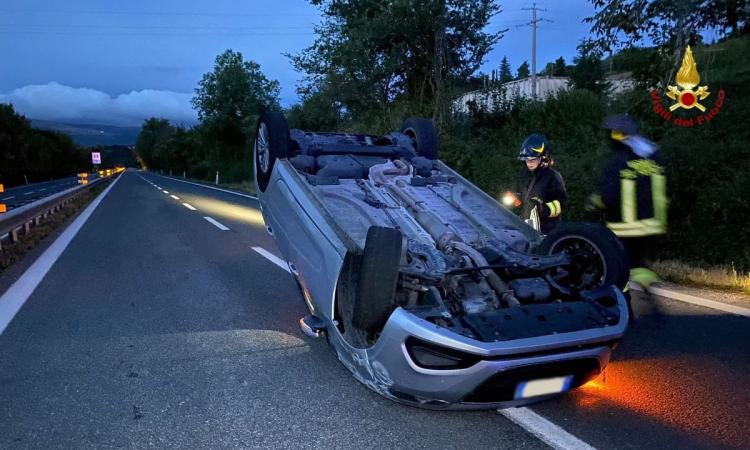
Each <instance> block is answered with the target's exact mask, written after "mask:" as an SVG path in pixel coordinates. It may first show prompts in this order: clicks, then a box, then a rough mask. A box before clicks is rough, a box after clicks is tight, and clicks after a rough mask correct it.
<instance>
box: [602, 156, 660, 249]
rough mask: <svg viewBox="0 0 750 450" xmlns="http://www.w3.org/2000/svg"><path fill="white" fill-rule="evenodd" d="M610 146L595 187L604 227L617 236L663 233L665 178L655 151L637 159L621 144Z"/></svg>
mask: <svg viewBox="0 0 750 450" xmlns="http://www.w3.org/2000/svg"><path fill="white" fill-rule="evenodd" d="M613 146H614V150H615V154H614V155H612V157H611V158H610V159H609V161H607V164H606V166H605V168H604V172H603V174H602V179H601V182H600V187H599V188H600V195H601V200H602V203H603V204H604V207H605V211H606V213H605V214H606V219H607V226H608V227H609V229H610V230H612V232H613V233H615V234H616V235H617V236H619V237H640V236H651V235H656V234H664V233H666V232H667V178H666V175H665V173H664V166H663V164H662V162H661V157H660V155H659V152H658V151H655V152H654V153H653V154H651V155H649V156H648V157H639V156H637V155H636V154H635V153H633V152H632V151H631V150H630V148H629V147H628V146H627V145H625V144H623V143H621V142H617V141H613Z"/></svg>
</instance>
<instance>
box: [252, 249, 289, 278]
mask: <svg viewBox="0 0 750 450" xmlns="http://www.w3.org/2000/svg"><path fill="white" fill-rule="evenodd" d="M253 250H255V251H256V252H257V253H258V254H259V255H260V256H262V257H264V258H266V259H267V260H269V261H271V262H272V263H274V264H276V265H277V266H279V267H281V268H282V269H284V270H286V271H287V272H289V273H292V271H291V270H289V264H287V263H286V261H284V260H283V259H281V258H279V257H278V256H276V255H274V254H273V253H271V252H269V251H268V250H266V249H265V248H263V247H253Z"/></svg>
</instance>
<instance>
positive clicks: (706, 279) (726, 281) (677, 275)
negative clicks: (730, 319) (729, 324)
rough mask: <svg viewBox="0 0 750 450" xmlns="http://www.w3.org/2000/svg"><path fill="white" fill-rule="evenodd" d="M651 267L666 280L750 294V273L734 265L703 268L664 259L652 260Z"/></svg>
mask: <svg viewBox="0 0 750 450" xmlns="http://www.w3.org/2000/svg"><path fill="white" fill-rule="evenodd" d="M650 267H651V269H652V270H653V271H654V272H656V273H657V274H658V275H659V276H660V277H661V278H663V279H664V280H666V281H671V282H674V283H679V284H686V285H692V286H696V287H705V288H712V289H721V290H727V291H734V292H741V293H743V294H750V273H741V272H738V271H737V270H736V269H735V268H734V267H733V266H718V267H710V268H702V267H694V266H691V265H689V264H686V263H684V262H682V261H675V260H664V261H654V262H651V263H650Z"/></svg>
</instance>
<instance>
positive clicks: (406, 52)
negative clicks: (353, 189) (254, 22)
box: [290, 0, 503, 127]
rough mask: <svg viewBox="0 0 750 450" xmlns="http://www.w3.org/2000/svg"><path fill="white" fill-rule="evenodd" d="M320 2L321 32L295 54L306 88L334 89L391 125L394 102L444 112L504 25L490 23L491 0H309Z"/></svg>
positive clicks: (360, 114) (353, 110)
mask: <svg viewBox="0 0 750 450" xmlns="http://www.w3.org/2000/svg"><path fill="white" fill-rule="evenodd" d="M310 2H311V3H312V4H314V5H316V6H318V7H319V8H320V9H321V12H322V15H323V17H324V19H323V23H322V24H321V25H319V26H318V27H316V30H315V31H316V33H317V34H318V37H317V39H316V40H315V42H314V43H313V45H311V46H310V47H308V48H306V49H305V50H303V51H302V52H301V53H299V54H296V55H291V56H290V58H291V61H292V64H293V65H294V67H295V68H296V69H297V70H299V71H300V72H302V73H304V74H305V77H306V78H305V83H304V85H303V86H301V88H300V92H301V93H302V94H303V96H305V95H308V96H309V95H311V94H313V93H315V92H318V91H321V90H328V91H329V92H335V93H336V94H337V97H338V100H339V101H340V102H341V104H342V105H343V106H344V108H345V109H346V110H347V112H348V113H349V114H351V115H352V116H353V117H354V118H355V119H359V120H362V119H364V118H370V119H372V120H369V121H368V122H369V123H371V122H373V121H377V122H379V124H380V125H381V127H384V126H390V124H389V123H388V122H389V121H390V119H391V117H390V114H391V107H392V104H393V103H394V102H397V103H401V104H404V105H406V110H407V111H406V112H407V113H412V114H431V115H432V116H433V117H434V118H435V119H437V121H438V122H440V121H441V120H442V118H443V117H444V115H445V114H446V111H447V110H448V105H449V103H450V98H449V95H448V92H449V90H450V85H451V83H452V82H453V80H455V79H461V80H465V79H468V78H469V76H470V75H471V74H472V73H474V72H475V71H476V70H477V69H478V68H479V66H480V64H481V62H482V60H483V58H484V56H485V55H486V54H487V52H488V51H489V50H490V49H491V47H492V45H493V44H494V43H495V42H497V40H498V39H500V37H501V36H502V33H503V31H497V32H493V33H488V32H486V31H484V29H485V26H486V25H487V24H488V22H489V19H490V18H491V17H492V16H493V15H494V14H496V13H497V12H499V7H498V6H497V5H496V4H495V2H494V1H492V0H423V1H417V0H391V1H388V2H375V1H371V0H352V1H347V2H342V1H338V0H310Z"/></svg>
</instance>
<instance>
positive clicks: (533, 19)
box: [521, 3, 552, 100]
mask: <svg viewBox="0 0 750 450" xmlns="http://www.w3.org/2000/svg"><path fill="white" fill-rule="evenodd" d="M521 9H522V10H523V11H531V22H529V23H527V24H525V25H521V26H524V27H526V26H531V98H532V99H534V100H536V28H537V24H538V23H539V22H541V21H543V20H544V21H547V22H552V21H551V20H547V19H545V18H538V17H537V16H536V12H537V11H547V10H546V9H540V8H537V7H536V3H534V4H533V6H532V7H531V8H521Z"/></svg>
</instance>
